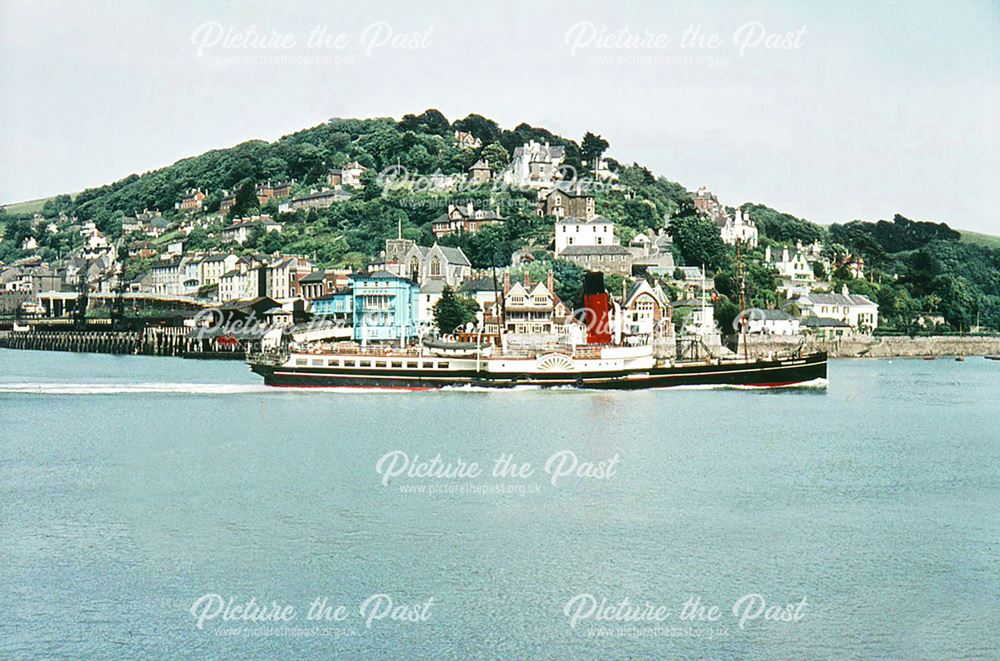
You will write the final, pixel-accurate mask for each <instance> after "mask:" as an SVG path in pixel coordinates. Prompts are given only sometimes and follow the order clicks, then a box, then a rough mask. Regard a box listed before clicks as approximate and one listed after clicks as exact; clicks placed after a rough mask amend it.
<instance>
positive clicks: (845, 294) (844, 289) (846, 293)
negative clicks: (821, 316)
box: [840, 284, 851, 296]
mask: <svg viewBox="0 0 1000 661" xmlns="http://www.w3.org/2000/svg"><path fill="white" fill-rule="evenodd" d="M840 293H841V294H843V295H844V296H850V294H851V293H850V292H849V291H847V285H846V284H845V285H844V286H843V287H841V288H840Z"/></svg>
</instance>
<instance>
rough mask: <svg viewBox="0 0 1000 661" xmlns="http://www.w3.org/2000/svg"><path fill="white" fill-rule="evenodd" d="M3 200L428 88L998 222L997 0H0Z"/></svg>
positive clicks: (831, 212)
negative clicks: (495, 0)
mask: <svg viewBox="0 0 1000 661" xmlns="http://www.w3.org/2000/svg"><path fill="white" fill-rule="evenodd" d="M0 89H2V90H3V91H4V94H3V97H2V101H0V127H2V130H0V153H2V155H3V156H2V158H0V203H10V202H15V201H22V200H28V199H34V198H39V197H45V196H48V195H53V194H57V193H65V192H75V191H79V190H82V189H84V188H87V187H91V186H97V185H101V184H105V183H109V182H112V181H114V180H117V179H120V178H122V177H124V176H127V175H129V174H131V173H141V172H145V171H148V170H151V169H155V168H158V167H162V166H165V165H169V164H170V163H173V162H175V161H177V160H178V159H181V158H184V157H188V156H194V155H197V154H200V153H202V152H204V151H206V150H208V149H213V148H219V147H228V146H232V145H234V144H238V143H240V142H243V141H245V140H249V139H265V140H274V139H276V138H278V137H280V136H282V135H285V134H288V133H291V132H294V131H296V130H299V129H302V128H306V127H309V126H315V125H317V124H320V123H322V122H324V121H326V120H328V119H330V118H332V117H386V116H388V117H396V118H399V117H401V116H402V115H403V114H406V113H419V112H422V111H423V110H425V109H427V108H437V109H439V110H440V111H441V112H443V113H444V114H445V116H447V117H448V118H449V119H452V120H454V119H458V118H461V117H464V116H466V115H467V114H469V113H473V112H475V113H479V114H482V115H485V116H487V117H490V118H492V119H495V120H496V121H497V122H499V123H500V124H501V125H502V126H505V127H507V128H513V127H514V126H516V125H517V124H519V123H521V122H527V123H529V124H532V125H534V126H542V127H545V128H548V129H550V130H552V131H554V132H556V133H559V134H561V135H563V136H565V137H570V138H574V139H576V140H580V138H582V136H583V134H584V133H585V132H586V131H592V132H594V133H598V134H600V135H602V136H603V137H604V138H605V139H607V140H608V142H609V143H610V148H609V150H608V156H611V157H613V158H615V159H617V160H619V161H621V162H627V163H631V162H638V163H641V164H643V165H645V166H647V167H649V168H650V169H651V170H652V171H653V172H654V173H656V174H657V175H662V176H665V177H667V178H669V179H672V180H674V181H679V182H681V183H683V184H684V185H686V186H687V187H688V188H690V189H696V188H698V187H699V186H702V185H704V186H708V187H709V188H710V189H712V190H713V191H714V192H715V193H716V194H717V195H718V196H719V199H720V200H721V201H722V202H723V203H725V204H728V205H731V206H735V205H738V204H742V203H743V202H758V203H763V204H767V205H769V206H771V207H774V208H776V209H780V210H782V211H787V212H789V213H792V214H795V215H797V216H801V217H805V218H808V219H810V220H812V221H815V222H819V223H824V224H827V223H832V222H846V221H849V220H854V219H864V220H875V219H880V218H891V217H892V216H893V214H895V213H901V214H903V215H904V216H907V217H909V218H913V219H922V220H935V221H939V222H947V223H949V224H950V225H952V226H953V227H958V228H963V229H969V230H976V231H982V232H991V233H996V234H1000V214H998V213H997V207H998V205H997V191H998V190H1000V186H998V184H1000V121H998V118H1000V2H997V1H996V0H994V1H989V0H984V1H976V0H968V1H965V2H925V1H921V0H911V1H909V2H853V1H845V2H814V3H804V2H792V1H774V2H711V1H701V2H696V3H695V2H684V3H681V2H671V1H669V0H667V1H649V2H644V1H635V2H622V1H617V2H613V1H608V2H603V1H596V0H592V1H589V2H559V3H541V2H537V1H534V2H523V1H521V0H505V1H504V2H502V3H490V4H485V3H484V4H482V5H480V4H478V3H472V2H468V1H463V2H458V1H453V0H444V1H440V0H436V1H434V2H415V1H410V2H396V1H390V0H385V1H382V2H377V3H375V2H356V1H353V2H343V1H342V0H323V1H320V2H302V1H298V2H297V1H294V0H292V1H285V0H283V1H282V2H279V3H276V2H273V1H271V0H268V1H267V2H257V1H248V2H239V3H236V2H218V1H215V2H213V1H204V0H203V1H201V2H185V1H179V2H162V3H154V2H111V1H108V2H86V1H76V2H71V1H67V2H46V1H44V0H43V1H41V2H37V1H31V2H28V1H20V0H0Z"/></svg>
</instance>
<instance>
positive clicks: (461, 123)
mask: <svg viewBox="0 0 1000 661" xmlns="http://www.w3.org/2000/svg"><path fill="white" fill-rule="evenodd" d="M455 128H456V129H458V130H459V131H468V132H469V133H471V134H472V135H473V136H475V137H477V138H479V140H480V141H481V142H482V143H483V144H484V145H486V144H489V143H491V142H497V141H498V140H499V139H500V136H501V135H502V134H503V131H501V130H500V127H499V126H498V125H497V123H496V122H494V121H493V120H492V119H487V118H486V117H483V116H482V115H477V114H475V113H473V114H471V115H469V116H468V117H466V118H465V119H459V120H457V121H456V122H455ZM505 151H506V150H505Z"/></svg>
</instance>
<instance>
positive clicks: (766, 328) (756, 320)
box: [746, 310, 801, 335]
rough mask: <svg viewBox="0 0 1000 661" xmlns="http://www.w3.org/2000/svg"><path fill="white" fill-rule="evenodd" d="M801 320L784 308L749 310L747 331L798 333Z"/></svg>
mask: <svg viewBox="0 0 1000 661" xmlns="http://www.w3.org/2000/svg"><path fill="white" fill-rule="evenodd" d="M800 323H801V322H800V321H799V320H798V319H796V318H795V317H793V316H792V315H790V314H788V313H787V312H785V311H783V310H748V311H747V314H746V326H747V332H748V333H750V334H758V335H798V333H799V324H800Z"/></svg>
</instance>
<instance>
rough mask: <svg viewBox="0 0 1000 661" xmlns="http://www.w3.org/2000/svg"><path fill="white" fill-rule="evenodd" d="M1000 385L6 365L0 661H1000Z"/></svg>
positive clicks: (972, 365)
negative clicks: (604, 385)
mask: <svg viewBox="0 0 1000 661" xmlns="http://www.w3.org/2000/svg"><path fill="white" fill-rule="evenodd" d="M998 385H1000V362H991V361H986V360H983V359H981V358H969V359H967V360H966V362H964V363H958V362H954V361H950V360H942V359H939V360H936V361H933V362H931V361H920V360H891V361H890V360H880V361H874V360H870V361H846V360H845V361H834V362H832V363H831V365H830V385H829V387H828V388H827V389H826V390H816V389H790V390H783V391H747V390H699V389H692V390H680V391H671V390H667V391H649V392H625V393H615V392H607V393H605V392H575V391H556V392H546V391H534V390H522V391H513V392H466V391H458V392H427V393H386V392H324V391H318V392H317V391H308V392H299V391H294V390H284V389H269V388H266V387H264V386H263V385H261V384H260V383H259V381H258V379H257V378H256V377H255V376H254V375H253V374H251V373H250V372H249V370H248V369H247V368H246V367H245V366H244V365H242V364H239V363H235V362H199V361H184V360H179V359H169V358H148V357H120V356H105V355H85V354H61V353H42V352H29V351H10V350H0V556H2V561H0V585H2V586H3V589H2V590H0V612H2V613H3V614H4V617H3V618H0V658H44V657H52V658H86V659H121V658H189V657H197V658H243V659H272V658H298V659H313V658H315V659H320V658H324V659H326V658H445V659H466V658H484V657H485V658H551V659H559V658H566V659H571V658H648V657H654V658H712V659H745V658H751V659H772V658H809V659H842V658H900V659H917V658H920V659H955V658H996V650H997V649H1000V633H998V630H997V627H996V626H995V617H996V615H997V613H998V612H1000V590H998V588H997V586H998V584H1000V517H998V516H997V512H1000V431H998V430H1000V408H998V403H997V402H998V399H1000V398H998V392H1000V389H998ZM438 456H439V457H440V463H441V464H447V465H448V466H447V471H449V473H448V474H449V475H452V476H451V477H434V476H433V475H436V474H439V473H440V472H441V471H437V472H435V466H434V465H430V464H428V463H427V462H429V461H430V460H432V459H434V458H435V457H438ZM380 460H381V463H380ZM497 460H500V462H501V463H500V468H506V469H507V470H506V472H502V471H501V473H499V474H497V475H494V474H493V469H494V468H495V466H496V465H497V464H496V462H497ZM460 462H461V463H460ZM472 463H475V464H477V465H478V466H477V467H478V469H479V473H478V474H476V473H475V471H474V470H473V469H472V467H471V466H470V464H472ZM524 464H529V466H527V467H525V466H524ZM414 467H416V468H414ZM512 467H513V468H512ZM411 468H412V469H413V470H412V473H413V474H412V475H411V474H410V473H411V471H410V469H411ZM442 470H444V469H442ZM512 471H516V472H512ZM428 472H429V473H430V474H431V475H430V476H428V475H427V473H428ZM455 473H458V475H454V474H455ZM417 475H420V476H417ZM251 598H253V599H254V603H255V604H258V605H263V606H264V607H262V608H255V607H254V606H253V604H251V605H249V606H247V605H246V602H248V601H249V600H250V599H251ZM323 599H325V601H322V600H323ZM626 599H627V602H626V603H623V600H626ZM602 600H604V606H603V607H602ZM685 604H686V607H685ZM324 606H326V608H325V609H324V608H323V607H324ZM317 616H318V617H317ZM244 617H247V618H250V619H243V618H244Z"/></svg>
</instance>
